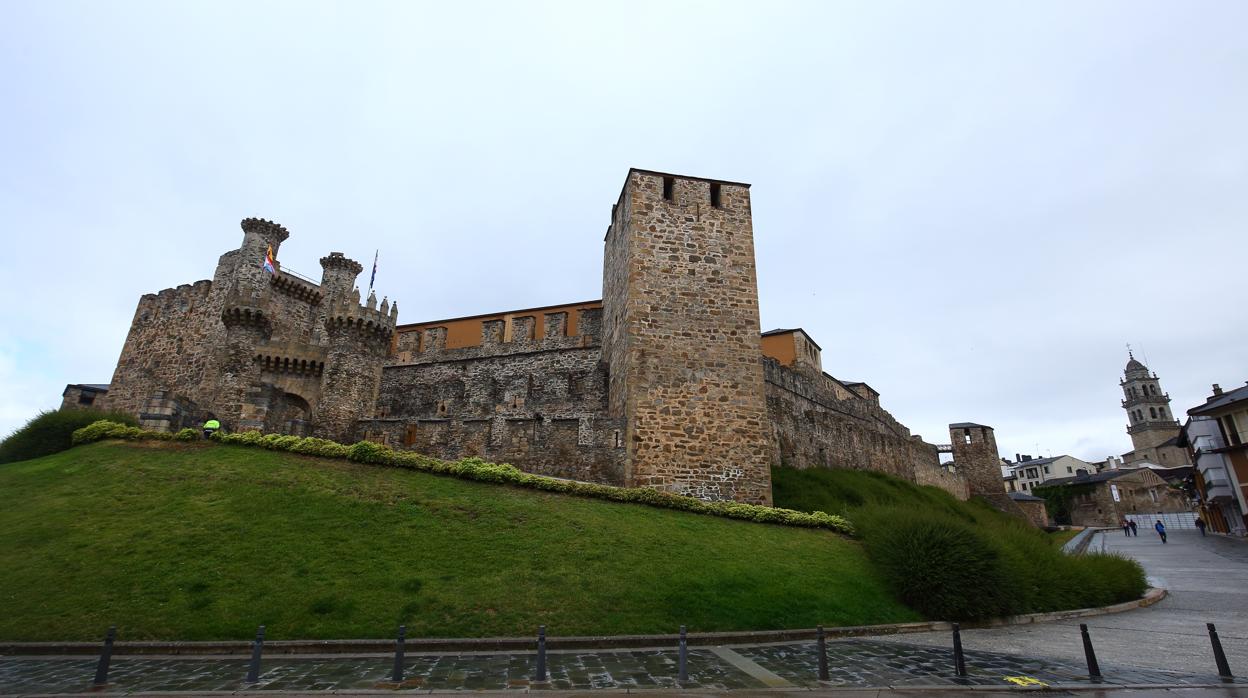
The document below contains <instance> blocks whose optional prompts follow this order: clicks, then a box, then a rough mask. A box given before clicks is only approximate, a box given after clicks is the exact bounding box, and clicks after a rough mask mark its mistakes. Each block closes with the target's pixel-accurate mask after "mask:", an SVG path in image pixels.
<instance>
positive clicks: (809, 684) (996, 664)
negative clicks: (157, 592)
mask: <svg viewBox="0 0 1248 698" xmlns="http://www.w3.org/2000/svg"><path fill="white" fill-rule="evenodd" d="M828 657H829V673H830V678H831V680H830V681H829V682H828V683H826V684H820V682H819V681H818V680H817V651H816V649H815V645H814V643H809V642H806V643H787V644H777V645H763V646H755V647H715V648H696V649H691V650H690V651H689V660H688V669H689V681H687V682H684V683H678V682H677V680H676V678H677V653H676V652H675V651H671V650H637V651H618V652H604V651H589V652H551V653H550V654H549V655H548V662H547V663H548V671H549V674H550V680H549V682H548V683H547V684H545V685H544V686H540V687H542V688H550V689H617V690H618V689H674V688H693V689H714V690H739V689H764V688H818V687H820V686H823V687H845V688H853V687H861V688H871V687H906V686H948V687H950V688H953V687H957V686H966V687H968V688H969V687H971V686H983V687H987V686H1001V687H1010V686H1027V685H1030V686H1040V685H1041V684H1047V685H1066V684H1090V681H1089V679H1088V677H1087V675H1086V670H1085V668H1084V667H1083V665H1081V664H1076V663H1070V662H1062V661H1057V660H1044V659H1029V658H1022V657H1016V656H1010V655H1006V654H1001V653H993V652H976V651H972V652H968V653H967V657H966V661H967V669H968V673H969V674H970V675H969V676H968V677H966V678H957V677H956V676H954V672H953V666H952V657H951V655H950V652H949V651H948V650H944V649H940V648H935V647H928V646H920V645H906V644H900V643H893V642H879V641H873V640H838V641H834V642H829V643H828ZM534 663H535V656H534V655H531V654H445V655H423V656H409V657H408V658H407V662H406V663H405V669H404V674H405V678H406V680H405V681H404V682H403V683H402V684H400V685H395V684H392V683H390V672H391V669H392V666H393V665H392V660H391V659H390V658H388V657H377V656H372V657H317V658H291V657H275V658H273V659H270V660H265V661H264V662H263V663H262V667H261V674H260V680H259V682H258V683H257V684H255V685H248V684H246V683H245V682H244V677H245V676H246V673H247V664H248V662H247V660H246V659H221V658H170V657H163V658H162V657H117V658H115V659H114V661H113V664H112V669H111V672H110V676H109V681H110V684H109V686H108V689H109V690H110V691H116V692H127V693H129V692H145V691H224V692H232V691H239V690H243V689H250V690H259V691H294V692H306V691H342V690H362V689H374V688H387V689H416V690H456V691H462V690H478V691H479V690H524V689H528V688H530V687H534V684H533V679H532V677H533V676H534V674H535V668H536V667H535V666H534ZM1102 672H1103V673H1104V674H1105V684H1107V685H1110V686H1112V685H1127V684H1131V685H1140V684H1153V685H1157V684H1166V685H1179V684H1188V685H1191V684H1209V683H1217V677H1216V676H1213V675H1211V674H1208V673H1205V674H1198V675H1191V674H1180V673H1175V672H1166V671H1157V670H1149V669H1137V668H1128V667H1117V666H1112V665H1110V666H1103V667H1102ZM94 673H95V661H94V660H92V659H76V658H75V659H56V658H31V659H19V658H5V659H0V692H3V693H17V694H21V693H76V692H81V691H86V690H88V689H89V688H90V682H91V679H92V677H93V676H94Z"/></svg>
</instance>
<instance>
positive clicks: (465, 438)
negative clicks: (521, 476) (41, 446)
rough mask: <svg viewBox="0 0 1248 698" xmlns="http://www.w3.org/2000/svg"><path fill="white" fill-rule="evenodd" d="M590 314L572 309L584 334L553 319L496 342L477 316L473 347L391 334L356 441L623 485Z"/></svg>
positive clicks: (618, 442)
mask: <svg viewBox="0 0 1248 698" xmlns="http://www.w3.org/2000/svg"><path fill="white" fill-rule="evenodd" d="M599 315H600V311H598V310H592V311H585V312H583V313H582V314H581V317H580V318H579V322H578V323H577V324H578V327H579V328H580V329H581V331H582V332H583V334H578V335H574V336H565V335H564V334H563V333H562V332H559V331H556V329H557V328H556V327H554V326H552V327H550V331H549V332H545V331H543V332H542V333H541V335H542V336H540V337H539V336H535V334H536V331H535V334H534V335H530V334H528V333H525V332H519V333H515V334H514V335H513V337H512V339H511V341H500V340H501V338H502V335H501V333H500V332H499V331H498V328H497V327H495V326H494V323H486V324H485V326H484V327H483V328H482V331H483V334H484V337H483V339H484V340H485V341H483V343H482V344H481V346H475V347H464V348H460V349H445V348H443V345H441V344H439V343H437V342H429V343H427V344H426V346H427V347H429V348H428V349H427V350H426V351H416V350H414V349H411V347H413V346H414V344H415V343H414V342H412V341H410V340H408V339H407V338H405V337H404V336H403V334H404V333H400V336H399V338H398V342H397V344H398V346H401V347H407V348H406V349H405V350H404V352H403V353H402V354H401V356H399V357H396V363H393V364H391V365H389V366H386V367H385V369H384V370H383V372H382V379H381V388H380V392H379V396H378V399H377V413H378V416H377V417H376V418H374V419H368V420H363V421H361V422H360V423H359V424H358V425H357V432H356V436H357V438H372V439H374V440H380V441H383V442H385V443H387V444H389V445H390V446H392V447H395V448H408V449H413V450H416V451H419V452H421V453H424V454H427V455H431V456H434V457H438V458H446V459H455V458H463V457H467V456H480V457H482V458H486V459H487V460H496V461H503V462H508V463H511V464H513V465H515V466H517V467H519V468H521V469H523V470H525V471H527V472H532V473H538V474H543V475H553V476H556V477H565V478H570V479H575V480H584V481H589V482H602V483H606V484H612V485H623V484H624V472H623V454H624V449H623V441H622V436H621V434H620V428H621V425H622V421H621V420H618V419H612V418H610V417H608V416H607V405H606V402H607V383H606V375H605V372H604V370H603V367H602V362H601V350H600V347H599V345H598V343H597V336H596V335H597V327H598V326H599V324H600V321H599ZM552 322H555V321H552ZM428 331H429V330H426V332H428ZM406 334H415V333H414V332H413V333H406ZM398 361H401V363H400V362H398Z"/></svg>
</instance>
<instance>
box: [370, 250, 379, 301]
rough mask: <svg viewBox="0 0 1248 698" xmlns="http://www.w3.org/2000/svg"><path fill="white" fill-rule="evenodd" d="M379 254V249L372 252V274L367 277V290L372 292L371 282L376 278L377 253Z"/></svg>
mask: <svg viewBox="0 0 1248 698" xmlns="http://www.w3.org/2000/svg"><path fill="white" fill-rule="evenodd" d="M379 254H381V250H377V251H375V252H373V275H372V276H370V277H368V292H369V293H372V292H373V282H374V281H376V280H377V255H379Z"/></svg>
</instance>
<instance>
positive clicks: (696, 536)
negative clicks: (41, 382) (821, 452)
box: [0, 442, 918, 640]
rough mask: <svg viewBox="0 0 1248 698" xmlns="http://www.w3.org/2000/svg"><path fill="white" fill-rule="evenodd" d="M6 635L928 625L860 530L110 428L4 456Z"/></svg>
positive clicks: (0, 611)
mask: <svg viewBox="0 0 1248 698" xmlns="http://www.w3.org/2000/svg"><path fill="white" fill-rule="evenodd" d="M0 496H3V501H4V506H3V507H2V508H0V639H6V640H85V639H98V638H99V637H100V636H101V634H102V633H103V630H104V629H105V628H106V627H107V626H108V625H110V624H115V625H117V626H118V632H119V634H120V636H121V637H122V638H123V639H127V640H140V639H183V640H202V639H226V638H233V639H245V638H249V637H251V636H252V634H253V633H254V632H255V627H256V626H257V625H259V624H261V623H264V624H266V625H267V626H268V635H269V637H272V638H356V637H388V636H390V635H392V633H393V632H394V629H395V626H397V625H398V624H399V623H400V622H403V623H406V624H407V626H408V632H409V635H410V636H427V637H428V636H440V637H444V636H488V635H518V634H531V633H533V632H534V631H535V629H536V626H537V625H538V624H546V625H547V626H549V632H550V633H552V634H558V635H569V634H608V633H652V632H673V631H675V629H676V628H677V627H678V626H679V625H680V624H682V623H683V624H686V625H688V626H689V628H690V630H691V631H705V630H734V629H747V628H751V629H760V628H791V627H811V626H813V625H815V624H817V623H823V624H826V625H845V624H862V623H887V622H897V621H909V620H917V619H918V616H917V614H916V613H915V612H914V611H912V610H910V609H908V608H907V607H905V606H903V605H902V604H901V603H900V602H898V601H897V600H895V598H894V597H893V596H892V595H891V594H890V592H889V591H888V588H887V585H886V584H885V583H884V581H883V580H882V579H881V578H880V576H879V573H878V572H877V571H875V568H874V567H873V566H871V565H870V564H869V563H868V562H867V559H866V557H865V555H864V553H863V551H862V549H861V547H860V545H859V544H858V543H856V542H853V541H850V540H847V539H845V538H844V537H841V536H838V535H836V534H834V533H831V532H828V531H821V530H810V529H798V528H788V527H783V526H777V525H769V524H756V523H747V522H740V521H732V520H727V519H723V518H717V517H711V516H700V515H696V514H688V513H683V512H677V511H667V510H661V509H654V508H650V507H645V506H640V505H631V504H617V503H609V502H603V501H597V500H590V499H580V498H575V497H569V496H564V495H555V494H545V493H540V492H535V491H531V490H522V489H516V488H511V487H505V486H498V485H489V484H482V483H474V482H465V481H461V480H456V479H452V478H445V477H438V476H433V475H427V474H423V473H416V472H411V471H406V470H399V469H391V468H384V467H378V466H368V465H358V464H354V463H350V462H346V461H341V460H322V459H316V458H308V457H303V456H297V455H292V454H287V453H281V452H274V451H265V450H260V449H255V448H241V447H233V446H220V445H209V444H174V443H161V444H150V443H149V444H144V443H119V442H107V443H100V444H93V445H90V446H82V447H78V448H74V449H71V450H69V451H65V452H63V453H59V454H55V455H52V456H47V457H44V458H40V459H37V460H31V461H24V462H19V463H12V464H8V465H4V466H0Z"/></svg>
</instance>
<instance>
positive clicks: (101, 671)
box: [95, 625, 117, 686]
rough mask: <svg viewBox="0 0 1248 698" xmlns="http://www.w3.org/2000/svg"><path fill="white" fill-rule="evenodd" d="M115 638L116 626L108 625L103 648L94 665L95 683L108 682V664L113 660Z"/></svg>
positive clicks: (99, 684) (98, 684)
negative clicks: (97, 661) (98, 659)
mask: <svg viewBox="0 0 1248 698" xmlns="http://www.w3.org/2000/svg"><path fill="white" fill-rule="evenodd" d="M115 639H117V626H115V625H110V626H108V633H107V634H106V635H104V649H103V650H101V651H100V661H99V663H98V664H96V665H95V685H96V686H103V685H105V684H107V683H108V665H109V664H110V663H112V661H113V640H115Z"/></svg>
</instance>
